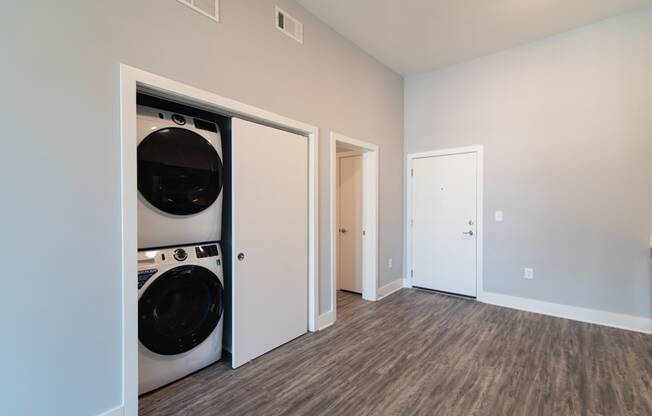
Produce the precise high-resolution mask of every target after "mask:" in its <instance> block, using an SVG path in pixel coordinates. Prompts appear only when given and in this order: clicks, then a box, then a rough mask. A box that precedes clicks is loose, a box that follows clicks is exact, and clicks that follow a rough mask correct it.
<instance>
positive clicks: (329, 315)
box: [318, 311, 335, 331]
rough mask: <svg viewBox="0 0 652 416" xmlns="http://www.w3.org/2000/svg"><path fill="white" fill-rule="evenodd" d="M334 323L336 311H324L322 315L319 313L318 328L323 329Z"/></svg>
mask: <svg viewBox="0 0 652 416" xmlns="http://www.w3.org/2000/svg"><path fill="white" fill-rule="evenodd" d="M334 323H335V311H330V312H326V313H322V314H321V315H319V323H318V325H319V326H318V329H319V330H320V331H321V330H322V329H326V328H328V327H329V326H331V325H333V324H334Z"/></svg>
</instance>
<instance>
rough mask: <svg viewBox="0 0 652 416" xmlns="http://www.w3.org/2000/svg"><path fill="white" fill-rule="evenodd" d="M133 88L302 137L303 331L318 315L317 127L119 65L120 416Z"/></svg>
mask: <svg viewBox="0 0 652 416" xmlns="http://www.w3.org/2000/svg"><path fill="white" fill-rule="evenodd" d="M138 91H143V92H148V93H150V94H154V95H157V96H159V97H162V98H167V99H170V100H173V101H176V102H179V103H182V104H187V105H192V106H195V107H198V108H201V109H205V110H208V111H215V112H220V113H224V114H229V115H233V116H237V117H240V118H243V119H246V120H250V121H254V122H258V123H261V124H265V125H269V126H272V127H277V128H281V129H284V130H289V131H292V132H295V133H298V134H301V135H303V136H306V137H307V138H308V161H309V168H308V186H309V190H308V209H309V213H308V221H309V225H308V329H309V330H310V331H316V330H317V328H318V322H317V320H318V315H319V313H318V311H319V223H318V221H319V212H318V207H319V201H318V198H319V191H318V189H319V188H318V186H319V178H318V172H319V166H318V156H319V155H318V149H319V129H318V128H317V127H315V126H312V125H310V124H306V123H302V122H300V121H296V120H292V119H290V118H286V117H283V116H280V115H278V114H274V113H272V112H269V111H265V110H262V109H260V108H257V107H254V106H251V105H248V104H244V103H241V102H238V101H236V100H232V99H230V98H226V97H222V96H220V95H217V94H213V93H211V92H208V91H204V90H201V89H199V88H195V87H192V86H190V85H187V84H184V83H181V82H178V81H173V80H171V79H167V78H164V77H161V76H158V75H155V74H152V73H149V72H146V71H143V70H140V69H137V68H133V67H130V66H127V65H124V64H121V65H120V124H121V128H120V132H121V151H122V157H121V167H122V169H121V171H122V175H121V217H122V218H121V219H122V226H121V232H122V292H123V295H122V328H123V340H122V346H123V351H122V356H123V362H122V365H123V379H122V384H123V385H122V388H123V392H122V393H123V397H122V400H123V404H124V414H125V415H126V416H137V414H138V314H137V308H138V305H137V303H138V302H137V300H138V289H137V285H136V281H135V276H136V275H137V250H138V244H137V220H136V218H137V210H136V209H137V205H136V203H137V199H136V198H137V192H136V189H137V188H136V143H137V137H136V131H137V129H136V125H137V124H136V93H137V92H138Z"/></svg>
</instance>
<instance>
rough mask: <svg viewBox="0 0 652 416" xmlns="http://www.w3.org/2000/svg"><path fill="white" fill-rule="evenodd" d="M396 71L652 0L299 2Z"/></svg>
mask: <svg viewBox="0 0 652 416" xmlns="http://www.w3.org/2000/svg"><path fill="white" fill-rule="evenodd" d="M297 1H298V2H299V3H300V4H301V5H303V6H304V7H305V8H307V9H308V10H309V11H311V12H312V13H313V14H314V15H316V16H317V17H318V18H320V19H321V20H323V21H324V22H326V23H327V24H329V25H330V26H331V27H332V28H334V29H335V30H336V31H337V32H339V33H340V34H342V35H343V36H344V37H346V38H349V39H350V40H352V41H353V42H354V43H356V44H357V45H358V46H360V47H361V48H362V49H364V50H365V51H367V52H368V53H370V54H371V55H373V56H374V57H375V58H376V59H378V60H379V61H381V62H382V63H384V64H385V65H387V66H388V67H390V68H392V69H393V70H395V71H396V72H398V73H400V74H403V75H409V74H414V73H418V72H424V71H428V70H432V69H436V68H440V67H443V66H446V65H450V64H454V63H457V62H462V61H465V60H469V59H473V58H476V57H480V56H483V55H487V54H490V53H493V52H497V51H500V50H502V49H506V48H509V47H511V46H515V45H518V44H521V43H525V42H530V41H533V40H537V39H541V38H544V37H546V36H550V35H552V34H555V33H560V32H563V31H566V30H569V29H572V28H574V27H577V26H581V25H585V24H588V23H591V22H595V21H597V20H601V19H605V18H607V17H611V16H616V15H618V14H622V13H625V12H628V11H631V10H634V9H636V8H638V7H641V6H644V5H650V4H652V0H297Z"/></svg>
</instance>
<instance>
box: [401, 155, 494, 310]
mask: <svg viewBox="0 0 652 416" xmlns="http://www.w3.org/2000/svg"><path fill="white" fill-rule="evenodd" d="M464 153H476V154H477V157H478V176H477V188H476V209H477V225H476V228H477V229H476V232H477V237H476V241H477V252H476V256H477V258H476V274H475V276H476V288H477V289H476V300H480V301H482V300H483V296H484V286H483V274H482V273H483V267H482V266H483V264H484V263H483V242H484V229H483V223H484V208H483V199H484V197H483V195H484V146H482V145H478V146H468V147H458V148H454V149H442V150H433V151H429V152H419V153H408V154H407V159H406V164H405V169H406V171H405V175H406V176H405V177H406V181H405V182H406V190H405V207H406V208H405V235H406V239H405V276H406V278H405V281H406V283H407V284H406V286H409V287H412V243H413V242H412V238H413V232H412V162H413V161H414V159H422V158H428V157H435V156H450V155H459V154H464Z"/></svg>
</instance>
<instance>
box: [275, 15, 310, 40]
mask: <svg viewBox="0 0 652 416" xmlns="http://www.w3.org/2000/svg"><path fill="white" fill-rule="evenodd" d="M276 28H277V29H278V30H280V31H281V32H283V33H285V34H286V35H288V36H289V37H291V38H292V39H294V40H296V41H297V42H299V43H303V23H301V22H300V21H298V20H297V19H295V18H294V17H292V16H290V15H289V14H287V12H285V11H284V10H282V9H281V8H280V7H278V6H276Z"/></svg>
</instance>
